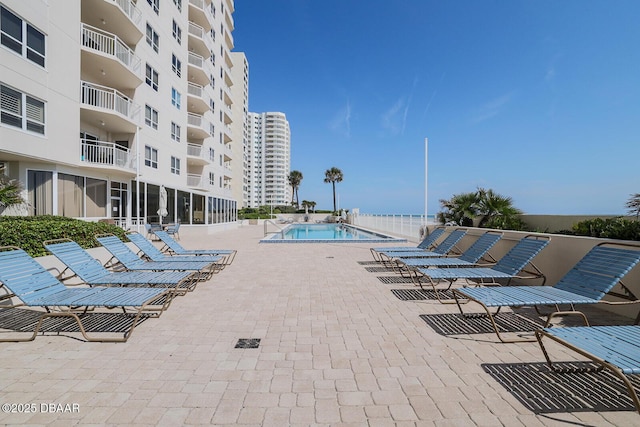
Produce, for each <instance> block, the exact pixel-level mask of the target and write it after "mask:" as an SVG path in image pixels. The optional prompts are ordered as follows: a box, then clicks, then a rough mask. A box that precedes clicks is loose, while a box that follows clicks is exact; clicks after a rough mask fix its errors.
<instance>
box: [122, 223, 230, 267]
mask: <svg viewBox="0 0 640 427" xmlns="http://www.w3.org/2000/svg"><path fill="white" fill-rule="evenodd" d="M126 236H127V238H128V239H129V240H131V241H132V242H133V244H134V245H136V246H137V247H138V248H139V249H140V253H142V254H143V257H144V258H146V259H148V260H149V261H168V262H184V261H192V262H203V261H209V262H216V263H218V264H220V267H221V268H224V266H225V264H224V262H223V260H224V257H222V256H212V255H209V256H207V255H202V256H197V255H181V256H171V255H166V254H163V253H162V252H160V249H158V248H156V247H155V246H154V244H153V243H151V242H150V241H148V240H147V239H145V238H144V236H143V235H141V234H140V233H137V232H135V231H130V232H128V233H127V234H126ZM140 253H139V254H140Z"/></svg>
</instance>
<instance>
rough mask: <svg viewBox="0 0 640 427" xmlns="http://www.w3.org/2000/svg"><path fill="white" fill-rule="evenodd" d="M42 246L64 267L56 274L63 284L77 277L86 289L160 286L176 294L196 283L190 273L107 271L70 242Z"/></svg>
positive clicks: (194, 276) (181, 293)
mask: <svg viewBox="0 0 640 427" xmlns="http://www.w3.org/2000/svg"><path fill="white" fill-rule="evenodd" d="M43 245H44V247H45V248H46V249H47V250H48V251H49V252H51V253H52V254H53V255H54V256H55V257H56V258H58V259H59V260H60V261H61V262H62V263H63V264H64V265H65V269H64V270H62V271H61V272H60V273H59V274H58V275H57V278H58V279H59V280H60V281H62V282H68V281H69V280H72V279H74V278H78V279H80V280H81V281H82V282H84V283H86V284H87V285H89V286H143V287H153V286H162V287H165V288H175V290H176V292H177V293H178V294H179V295H184V294H186V293H187V292H188V291H191V290H193V288H195V286H196V284H197V283H198V280H197V279H198V278H197V276H196V274H194V273H193V272H189V271H169V272H167V271H163V272H157V271H118V272H112V271H108V270H107V269H106V268H105V267H103V266H102V264H100V261H98V260H97V259H95V258H93V257H92V256H91V255H90V254H89V253H88V252H87V251H85V250H84V249H83V248H82V247H81V246H80V245H78V244H77V243H76V242H74V241H73V240H71V239H53V240H47V241H45V242H43Z"/></svg>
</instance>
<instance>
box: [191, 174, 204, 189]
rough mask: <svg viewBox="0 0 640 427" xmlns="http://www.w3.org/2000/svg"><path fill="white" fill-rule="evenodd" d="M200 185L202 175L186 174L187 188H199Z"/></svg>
mask: <svg viewBox="0 0 640 427" xmlns="http://www.w3.org/2000/svg"><path fill="white" fill-rule="evenodd" d="M201 183H202V175H198V174H195V173H188V174H187V185H188V186H189V187H200V184H201Z"/></svg>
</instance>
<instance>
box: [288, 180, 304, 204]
mask: <svg viewBox="0 0 640 427" xmlns="http://www.w3.org/2000/svg"><path fill="white" fill-rule="evenodd" d="M302 178H303V176H302V172H300V171H291V172H289V178H288V179H289V185H290V186H291V204H292V205H293V202H294V197H295V204H296V206H297V207H299V206H300V199H299V198H298V188H299V187H300V183H301V182H302Z"/></svg>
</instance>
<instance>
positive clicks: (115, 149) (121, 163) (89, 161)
mask: <svg viewBox="0 0 640 427" xmlns="http://www.w3.org/2000/svg"><path fill="white" fill-rule="evenodd" d="M80 161H81V162H82V163H83V164H84V165H86V166H91V167H92V168H99V169H105V170H114V169H116V170H120V171H127V172H131V173H135V156H133V155H132V154H131V152H130V151H129V149H128V148H126V147H122V146H120V145H118V144H115V143H113V142H104V141H94V140H87V139H80Z"/></svg>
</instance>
